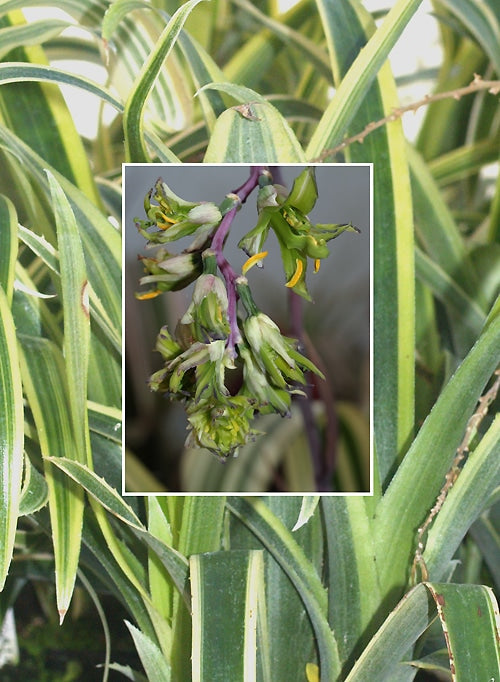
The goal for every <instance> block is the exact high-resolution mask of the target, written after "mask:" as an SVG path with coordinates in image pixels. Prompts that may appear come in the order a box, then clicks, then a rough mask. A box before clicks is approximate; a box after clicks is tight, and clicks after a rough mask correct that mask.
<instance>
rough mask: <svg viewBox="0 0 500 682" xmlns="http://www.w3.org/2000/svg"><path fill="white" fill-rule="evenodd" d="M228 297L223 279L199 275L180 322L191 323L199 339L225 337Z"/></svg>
mask: <svg viewBox="0 0 500 682" xmlns="http://www.w3.org/2000/svg"><path fill="white" fill-rule="evenodd" d="M227 310H228V299H227V291H226V287H225V285H224V283H223V281H222V280H221V279H220V278H219V277H217V276H216V275H200V277H199V278H198V279H197V281H196V284H195V288H194V292H193V298H192V301H191V303H190V305H189V308H188V309H187V311H186V312H185V314H184V316H183V317H182V318H181V323H182V324H192V325H193V328H194V334H195V337H196V338H197V339H199V340H200V341H210V340H215V339H225V338H227V336H228V335H229V331H230V327H229V321H228V317H227Z"/></svg>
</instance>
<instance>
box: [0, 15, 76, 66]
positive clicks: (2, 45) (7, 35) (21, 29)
mask: <svg viewBox="0 0 500 682" xmlns="http://www.w3.org/2000/svg"><path fill="white" fill-rule="evenodd" d="M68 26H71V24H70V23H68V22H67V21H61V20H59V19H40V20H38V21H32V22H30V23H29V24H27V25H20V26H8V27H6V28H2V29H0V59H2V58H3V57H5V55H6V54H7V53H8V52H10V50H13V49H14V48H16V47H25V46H26V45H42V43H45V42H47V41H48V40H51V39H52V38H55V37H56V36H57V35H59V33H61V31H62V30H64V29H65V28H67V27H68Z"/></svg>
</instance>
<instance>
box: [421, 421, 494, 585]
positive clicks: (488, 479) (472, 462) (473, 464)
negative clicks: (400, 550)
mask: <svg viewBox="0 0 500 682" xmlns="http://www.w3.org/2000/svg"><path fill="white" fill-rule="evenodd" d="M499 452H500V414H497V416H496V417H495V419H494V421H493V423H492V424H491V426H490V428H489V429H488V431H487V432H486V433H485V435H484V436H483V437H482V439H481V441H480V443H479V445H478V446H477V447H476V448H475V450H474V451H473V452H472V453H471V454H470V455H469V458H468V459H467V461H466V463H465V465H464V467H463V469H462V471H461V472H460V475H459V476H458V479H457V480H456V482H455V483H454V485H453V487H452V489H451V490H450V492H449V494H448V497H447V498H446V501H445V503H444V505H443V507H442V509H441V511H440V512H439V514H438V515H437V517H436V519H435V520H434V523H433V525H432V526H431V528H430V530H429V534H428V538H427V544H426V547H425V552H424V561H425V563H426V566H427V570H428V571H429V575H430V577H431V578H432V579H434V580H442V579H443V578H444V576H445V574H446V572H447V569H448V565H449V562H450V560H451V559H452V557H453V555H454V554H455V552H456V550H457V548H458V546H459V544H460V542H461V541H462V539H463V537H464V536H465V534H466V532H467V531H468V529H469V528H470V526H471V525H472V524H473V522H474V521H475V520H476V519H477V518H478V516H479V515H480V513H481V512H482V511H483V508H484V503H485V500H487V499H488V497H489V496H490V495H491V493H492V492H493V491H494V489H495V488H496V487H497V486H498V485H500V457H499V456H498V453H499Z"/></svg>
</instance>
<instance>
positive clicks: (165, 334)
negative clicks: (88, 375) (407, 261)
mask: <svg viewBox="0 0 500 682" xmlns="http://www.w3.org/2000/svg"><path fill="white" fill-rule="evenodd" d="M274 172H275V173H279V169H278V170H276V171H274ZM255 189H258V194H257V208H258V212H259V218H258V221H257V224H256V226H255V227H254V228H253V229H252V230H251V231H250V232H249V233H248V234H247V235H246V236H244V237H243V238H242V239H241V241H240V243H239V245H240V247H241V248H242V249H244V250H245V252H246V253H247V254H248V256H249V258H248V260H247V261H246V263H245V264H244V265H243V268H242V272H243V273H246V272H248V270H249V269H250V268H251V267H252V266H253V265H261V261H262V259H264V258H265V257H266V256H267V251H265V250H264V247H265V242H266V240H267V237H268V233H269V230H270V229H272V230H273V231H274V232H275V234H276V235H277V237H278V241H279V244H280V249H281V255H282V258H283V265H284V270H285V276H286V284H285V286H287V287H288V288H290V289H291V290H292V291H293V292H295V293H297V294H299V295H300V296H302V297H304V298H306V299H310V296H309V293H308V291H307V286H306V279H305V277H306V271H307V264H308V259H309V258H310V259H313V260H314V271H315V272H317V271H318V270H319V267H320V262H321V259H322V258H326V257H327V256H328V254H329V251H328V246H327V242H328V241H330V240H331V239H334V238H335V237H337V236H338V235H340V234H341V233H342V232H344V231H345V230H354V231H355V229H356V228H353V227H352V226H351V225H350V224H345V225H340V224H329V225H326V224H318V225H313V224H312V223H311V222H310V220H309V218H308V214H309V212H310V211H311V210H312V209H313V208H314V205H315V204H316V200H317V198H318V190H317V185H316V180H315V171H314V168H313V167H311V168H306V169H305V170H303V171H302V172H301V173H300V175H299V176H298V177H297V178H296V180H295V181H294V184H293V187H292V189H291V191H290V192H288V191H287V190H286V188H285V187H283V186H282V185H280V184H277V183H276V182H275V180H274V178H273V175H272V173H271V172H270V170H269V169H267V168H266V167H263V166H254V167H252V168H251V171H250V176H249V178H248V180H247V181H246V182H245V183H244V184H243V185H242V186H241V187H239V188H238V189H236V190H235V191H234V192H231V193H230V194H228V195H227V196H226V198H225V199H224V201H223V202H222V204H221V205H220V206H217V205H216V204H215V203H210V202H204V203H190V202H187V201H184V200H183V199H180V198H179V197H178V196H176V195H175V194H174V192H172V190H171V189H170V188H169V187H168V186H167V185H166V184H165V183H164V182H163V181H162V180H161V178H160V179H159V180H158V181H157V182H156V185H155V187H154V188H153V189H151V190H150V191H149V192H148V194H147V195H146V198H145V202H144V208H145V212H146V215H147V220H139V219H136V225H137V228H138V230H139V232H140V233H141V234H142V235H143V236H144V237H145V238H146V239H147V240H148V245H149V246H155V245H158V244H166V243H170V242H174V241H176V240H178V239H181V238H182V237H186V236H190V237H193V241H192V242H191V244H190V245H189V246H188V247H187V248H186V249H185V250H184V251H183V252H182V254H171V253H168V252H167V251H166V250H165V248H164V247H161V248H160V249H159V250H158V251H157V252H156V254H155V256H154V257H149V258H144V257H141V261H142V264H143V265H144V268H145V270H146V272H148V273H149V274H147V275H146V276H144V277H143V278H142V279H141V283H142V284H152V285H153V288H152V289H150V290H149V291H148V292H146V293H142V294H138V295H137V297H138V298H140V299H150V298H154V297H156V296H158V295H159V294H160V293H162V292H163V291H172V290H177V289H181V288H183V287H185V286H186V285H187V284H189V283H191V282H192V281H193V280H196V281H195V285H194V291H193V296H192V301H191V304H190V305H189V308H188V309H187V311H186V313H185V314H184V315H183V317H181V319H180V320H179V322H178V324H177V328H176V330H175V335H172V334H171V333H170V332H169V331H168V329H167V327H166V326H164V327H163V328H162V329H161V331H160V334H159V336H158V341H157V345H156V348H157V350H158V351H159V352H160V353H161V355H162V357H163V360H164V366H163V368H162V369H160V370H158V371H157V372H155V373H154V374H153V376H152V377H151V379H150V381H149V385H150V387H151V389H152V390H153V391H157V392H159V393H164V394H166V395H168V396H171V397H173V398H176V399H178V400H181V401H183V402H185V403H186V406H187V407H186V409H187V415H188V421H189V425H190V428H191V431H190V435H189V437H188V440H187V443H186V445H187V447H190V446H198V447H202V448H207V449H209V450H211V451H212V452H213V453H214V454H215V455H216V456H218V457H219V458H221V459H225V458H227V457H229V456H231V455H236V454H237V452H238V448H239V447H241V446H243V445H245V444H246V443H247V442H248V441H249V439H254V438H255V436H256V435H257V434H258V431H256V430H255V429H253V428H252V426H251V424H252V421H253V419H254V417H255V416H257V415H258V414H268V413H270V412H277V413H278V414H280V415H281V416H283V417H286V416H288V417H289V416H290V406H291V397H292V395H295V394H299V395H305V394H304V393H303V391H301V390H300V388H298V386H301V385H304V384H305V383H306V381H307V379H306V377H305V374H304V372H306V371H312V372H315V373H316V374H318V375H319V376H321V377H322V378H324V377H323V375H322V373H321V372H320V371H319V370H318V369H317V367H315V366H314V364H313V363H312V362H311V361H310V360H308V359H307V358H306V357H305V356H304V355H302V354H301V353H300V352H299V351H298V350H297V346H298V342H297V341H295V340H294V339H290V338H287V337H285V336H282V334H281V332H280V330H279V327H278V326H277V324H275V322H273V320H271V319H270V318H269V317H268V316H267V315H266V314H264V313H263V312H262V311H260V310H259V309H258V307H257V306H256V304H255V301H254V299H253V297H252V294H251V291H250V287H249V285H248V281H247V279H246V277H245V276H244V274H242V275H239V276H238V275H237V274H236V272H235V271H234V269H233V268H232V266H231V265H230V263H229V262H228V261H227V260H226V257H225V256H224V253H223V247H224V244H225V241H226V238H227V236H228V234H229V231H230V229H231V225H232V223H233V221H234V219H235V217H236V214H237V212H238V210H239V209H240V207H241V206H242V204H243V203H245V202H246V200H247V198H248V197H249V196H250V194H251V193H252V192H253V191H254V190H255ZM152 200H154V202H155V203H152ZM219 273H220V274H219ZM238 300H240V301H241V304H242V308H243V311H244V312H243V315H244V317H242V316H241V315H240V314H239V312H238ZM237 368H239V369H240V370H241V371H242V376H243V380H242V382H241V386H240V387H239V388H238V390H237V391H236V392H233V393H231V392H230V391H229V389H228V387H227V381H226V376H225V375H226V370H235V369H237Z"/></svg>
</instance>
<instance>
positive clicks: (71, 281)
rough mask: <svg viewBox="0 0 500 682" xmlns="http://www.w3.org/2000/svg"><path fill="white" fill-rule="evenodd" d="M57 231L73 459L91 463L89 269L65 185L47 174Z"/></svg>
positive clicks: (48, 172)
mask: <svg viewBox="0 0 500 682" xmlns="http://www.w3.org/2000/svg"><path fill="white" fill-rule="evenodd" d="M47 177H48V180H49V186H50V192H51V195H52V202H53V207H54V215H55V220H56V228H57V245H58V248H59V260H60V266H61V289H62V306H63V314H64V358H65V363H66V374H67V379H68V394H69V404H70V414H71V420H72V423H73V434H74V438H75V444H74V448H73V451H72V452H73V457H74V459H76V460H77V461H79V462H87V463H90V462H91V457H92V456H91V451H90V435H89V430H88V414H87V376H88V361H89V360H88V358H89V352H90V310H89V293H88V280H87V269H86V266H85V258H84V255H83V247H82V242H81V240H80V235H79V232H78V227H77V224H76V220H75V216H74V213H73V211H72V209H71V206H70V204H69V201H68V200H67V198H66V195H65V194H64V192H63V190H62V188H61V186H60V185H59V183H58V182H57V180H56V179H55V177H54V176H53V175H52V174H51V173H50V171H47Z"/></svg>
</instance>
